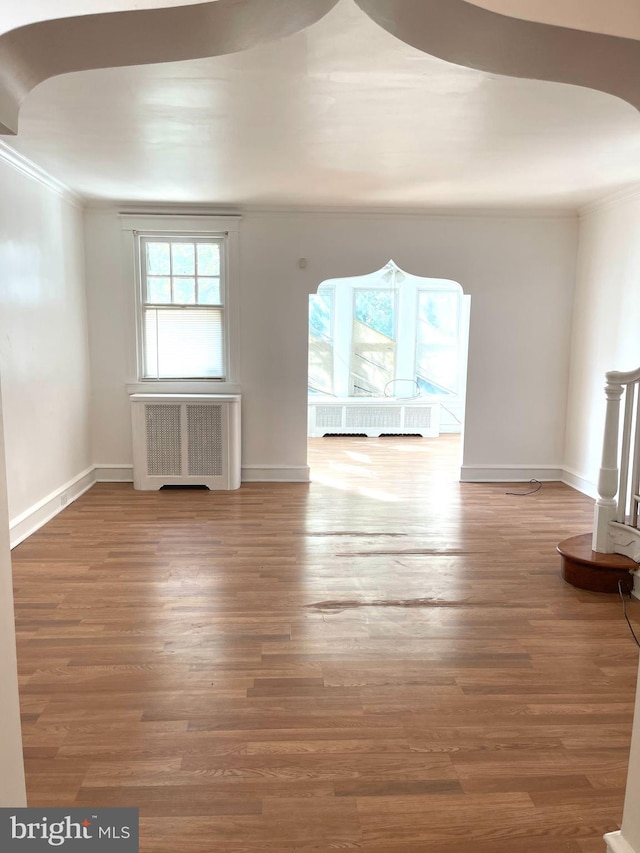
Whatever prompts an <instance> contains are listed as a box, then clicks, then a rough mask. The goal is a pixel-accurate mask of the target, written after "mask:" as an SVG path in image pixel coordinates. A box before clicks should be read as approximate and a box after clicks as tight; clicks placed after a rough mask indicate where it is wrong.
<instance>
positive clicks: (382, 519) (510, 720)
mask: <svg viewBox="0 0 640 853" xmlns="http://www.w3.org/2000/svg"><path fill="white" fill-rule="evenodd" d="M457 454H458V439H457V438H456V437H455V436H443V437H441V438H439V439H404V438H403V439H391V438H381V439H315V440H312V441H311V442H310V465H311V470H312V477H313V482H312V483H311V484H309V485H306V484H246V485H243V486H242V487H241V489H240V490H238V491H237V492H200V491H169V492H134V490H133V488H132V487H131V485H128V484H100V485H97V486H95V487H94V488H92V489H91V490H90V491H89V492H87V493H86V494H85V495H84V496H83V497H82V498H80V499H79V500H78V501H77V502H76V503H74V504H72V505H71V506H69V507H68V509H66V510H65V511H64V512H63V513H62V514H61V515H59V516H58V517H57V518H55V519H54V520H53V521H51V522H50V523H49V524H48V525H47V526H46V527H45V528H43V529H42V530H41V531H39V532H38V533H36V534H35V535H34V536H32V537H31V538H30V539H29V540H27V541H26V542H24V543H23V544H21V545H20V546H18V547H17V548H16V549H15V550H14V552H13V558H14V574H15V594H16V615H17V630H18V655H19V666H20V673H21V699H22V711H23V720H24V747H25V756H26V767H27V777H28V793H29V804H30V805H32V806H37V805H40V806H65V807H66V806H78V805H81V806H136V807H139V808H140V815H141V836H142V840H141V850H142V851H144V853H176V851H179V853H214V851H215V853H232V851H233V853H242V851H246V853H249V851H252V853H255V851H261V850H270V851H275V850H281V851H291V850H296V851H299V850H306V849H309V850H314V851H328V850H335V849H356V850H362V851H367V853H396V851H397V853H425V851H427V853H429V851H433V853H468V851H469V850H470V849H472V850H473V851H474V853H513V851H518V853H548V851H550V850H562V851H563V853H602V851H603V850H604V843H603V841H602V837H601V836H602V834H603V833H604V832H607V831H610V830H614V829H617V828H618V826H619V821H620V819H621V813H622V803H623V796H624V787H625V780H626V769H627V756H628V749H629V736H630V730H631V720H632V713H633V700H634V687H635V679H636V674H637V662H638V656H637V648H636V647H635V646H634V645H633V642H632V640H631V638H630V634H629V631H628V628H627V625H626V624H625V622H624V619H623V617H622V608H621V602H620V600H619V598H617V596H605V595H599V594H595V593H587V592H582V591H580V590H577V589H574V588H573V587H571V586H568V585H567V584H565V583H564V582H563V581H562V579H561V578H560V574H559V569H560V563H559V556H558V555H557V553H556V551H555V547H556V544H557V543H558V542H559V541H560V540H561V539H563V538H565V537H567V536H569V535H574V534H578V533H584V532H586V531H588V530H589V529H590V528H591V517H592V501H591V500H589V499H588V498H586V497H584V496H583V495H581V494H579V493H578V492H575V491H573V490H571V489H570V488H568V487H566V486H563V485H561V484H558V483H545V484H544V485H543V487H542V489H541V490H540V491H539V492H538V493H537V494H534V495H529V496H526V497H525V496H513V495H508V494H506V492H507V491H515V492H522V491H526V490H527V484H514V485H512V486H510V487H509V486H505V485H504V484H460V483H458V482H457V479H456V478H457V467H456V466H457ZM629 612H630V616H631V618H632V620H633V621H634V622H635V623H636V624H638V617H639V614H640V605H639V604H638V602H634V603H631V604H630V605H629Z"/></svg>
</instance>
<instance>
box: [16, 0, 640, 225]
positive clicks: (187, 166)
mask: <svg viewBox="0 0 640 853" xmlns="http://www.w3.org/2000/svg"><path fill="white" fill-rule="evenodd" d="M487 5H488V4H487ZM5 139H6V141H7V142H9V143H10V144H11V145H12V146H13V147H14V148H15V149H16V150H18V151H19V152H20V153H22V154H24V155H25V156H27V157H28V158H30V159H32V160H33V161H35V162H36V163H37V164H38V165H40V166H41V167H42V168H44V169H46V170H47V171H49V172H50V173H51V174H53V175H54V176H55V177H56V178H58V179H59V180H61V181H63V182H65V183H66V184H68V185H69V186H70V187H71V188H72V189H74V190H76V191H77V192H79V193H80V194H82V195H84V196H86V197H87V198H90V199H100V200H113V201H131V202H134V201H137V202H183V203H203V204H213V205H233V206H235V205H238V206H249V205H258V206H313V207H318V206H328V207H343V206H346V207H355V208H377V209H380V208H411V209H419V208H434V207H437V208H443V207H473V208H481V207H485V206H488V207H501V208H504V207H511V206H528V207H531V206H534V207H538V208H541V207H558V208H574V207H577V206H581V205H583V204H585V203H588V202H589V201H592V200H594V199H596V198H598V197H600V196H602V195H604V194H607V193H609V192H611V191H614V190H617V189H619V188H622V187H623V186H625V185H627V184H629V183H635V182H637V181H640V114H639V113H638V112H637V111H636V109H635V108H634V107H632V106H630V105H629V104H627V103H626V102H623V101H621V100H619V99H616V98H614V97H612V96H610V95H606V94H602V93H600V92H595V91H591V90H587V89H583V88H579V87H575V86H568V85H563V84H557V83H545V82H537V81H528V80H517V79H513V78H506V77H498V76H496V75H492V74H487V73H484V72H479V71H473V70H469V69H466V68H461V67H458V66H454V65H451V64H449V63H446V62H444V61H442V60H439V59H435V58H432V57H430V56H428V55H426V54H424V53H421V52H420V51H418V50H417V49H414V48H412V47H410V46H408V45H406V44H405V43H403V42H401V41H399V40H397V39H395V38H394V37H393V36H392V35H390V34H389V33H387V32H386V31H384V30H382V29H381V28H380V27H378V26H377V25H376V24H375V23H373V21H372V20H371V19H370V18H368V17H367V16H366V15H365V14H363V13H362V12H361V11H360V10H359V9H358V8H357V7H356V5H355V4H354V3H352V2H351V0H342V2H340V3H339V5H338V6H337V7H336V8H335V9H334V10H333V11H332V12H330V13H329V14H328V15H327V16H326V17H325V18H324V19H322V20H321V21H320V22H319V23H317V24H315V25H314V26H312V27H310V28H309V29H307V30H305V31H303V32H301V33H298V34H296V35H294V36H290V37H288V38H286V39H283V40H281V41H279V42H276V43H273V44H269V45H264V46H261V47H258V48H252V49H251V50H248V51H245V52H242V53H237V54H232V55H227V56H219V57H214V58H212V59H206V60H195V61H191V62H180V63H168V64H163V65H149V66H140V67H133V68H119V69H107V70H98V71H86V72H78V73H73V74H67V75H64V76H61V77H55V78H52V79H50V80H48V81H46V82H45V83H42V84H41V85H40V86H38V87H37V88H36V89H35V90H34V91H33V92H32V93H31V94H30V95H29V96H28V97H27V99H26V101H25V102H24V105H23V107H22V110H21V114H20V129H19V135H18V136H17V137H15V138H9V137H7V138H5Z"/></svg>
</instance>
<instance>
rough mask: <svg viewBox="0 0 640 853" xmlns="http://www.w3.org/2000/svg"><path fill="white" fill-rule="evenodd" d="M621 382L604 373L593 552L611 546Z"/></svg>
mask: <svg viewBox="0 0 640 853" xmlns="http://www.w3.org/2000/svg"><path fill="white" fill-rule="evenodd" d="M622 390H623V388H622V385H621V384H620V383H619V382H615V381H614V380H612V379H611V378H610V377H609V375H607V384H606V385H605V388H604V391H605V395H606V398H607V412H606V416H605V423H604V442H603V445H602V463H601V466H600V474H599V476H598V500H597V501H596V506H595V512H594V518H593V544H592V546H591V547H592V548H593V550H594V551H599V552H601V553H603V554H610V553H612V551H613V548H612V546H611V544H610V541H609V522H610V521H613V520H614V519H615V517H616V511H617V502H616V495H617V493H618V483H619V471H618V429H619V424H620V398H621V397H622Z"/></svg>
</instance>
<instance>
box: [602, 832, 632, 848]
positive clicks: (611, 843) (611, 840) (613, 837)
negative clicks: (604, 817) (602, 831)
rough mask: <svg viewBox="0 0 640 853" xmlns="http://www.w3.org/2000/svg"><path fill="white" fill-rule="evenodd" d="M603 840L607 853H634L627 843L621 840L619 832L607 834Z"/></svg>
mask: <svg viewBox="0 0 640 853" xmlns="http://www.w3.org/2000/svg"><path fill="white" fill-rule="evenodd" d="M604 840H605V842H606V845H607V850H608V851H609V853H636V851H635V850H634V849H633V847H632V846H631V845H630V844H629V842H628V841H626V840H625V839H624V838H623V836H622V832H621V831H620V830H618V831H617V832H607V834H606V835H605V836H604Z"/></svg>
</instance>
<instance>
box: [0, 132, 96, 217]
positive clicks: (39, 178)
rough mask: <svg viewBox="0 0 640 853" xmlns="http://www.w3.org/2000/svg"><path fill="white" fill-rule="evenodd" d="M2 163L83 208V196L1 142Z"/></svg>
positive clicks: (0, 155)
mask: <svg viewBox="0 0 640 853" xmlns="http://www.w3.org/2000/svg"><path fill="white" fill-rule="evenodd" d="M0 162H2V163H6V164H7V166H10V167H11V168H12V169H15V171H16V172H20V174H22V175H25V176H26V177H27V178H31V180H32V181H36V182H37V183H39V184H41V185H42V186H43V187H46V188H47V189H48V190H51V191H52V192H54V193H56V194H57V195H59V196H61V197H62V198H63V199H64V200H65V201H67V202H69V203H70V204H72V205H74V206H75V207H82V206H83V205H82V198H81V196H79V195H78V194H77V193H75V192H74V191H73V190H72V189H71V187H68V186H67V185H66V184H63V183H62V181H59V180H58V179H57V178H54V177H53V175H50V174H49V173H48V172H45V170H44V169H41V168H40V166H38V164H37V163H34V162H33V161H32V160H29V158H28V157H25V156H24V155H23V154H19V153H18V152H17V151H16V150H15V149H14V148H12V147H11V146H10V145H7V143H6V142H2V140H0Z"/></svg>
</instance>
